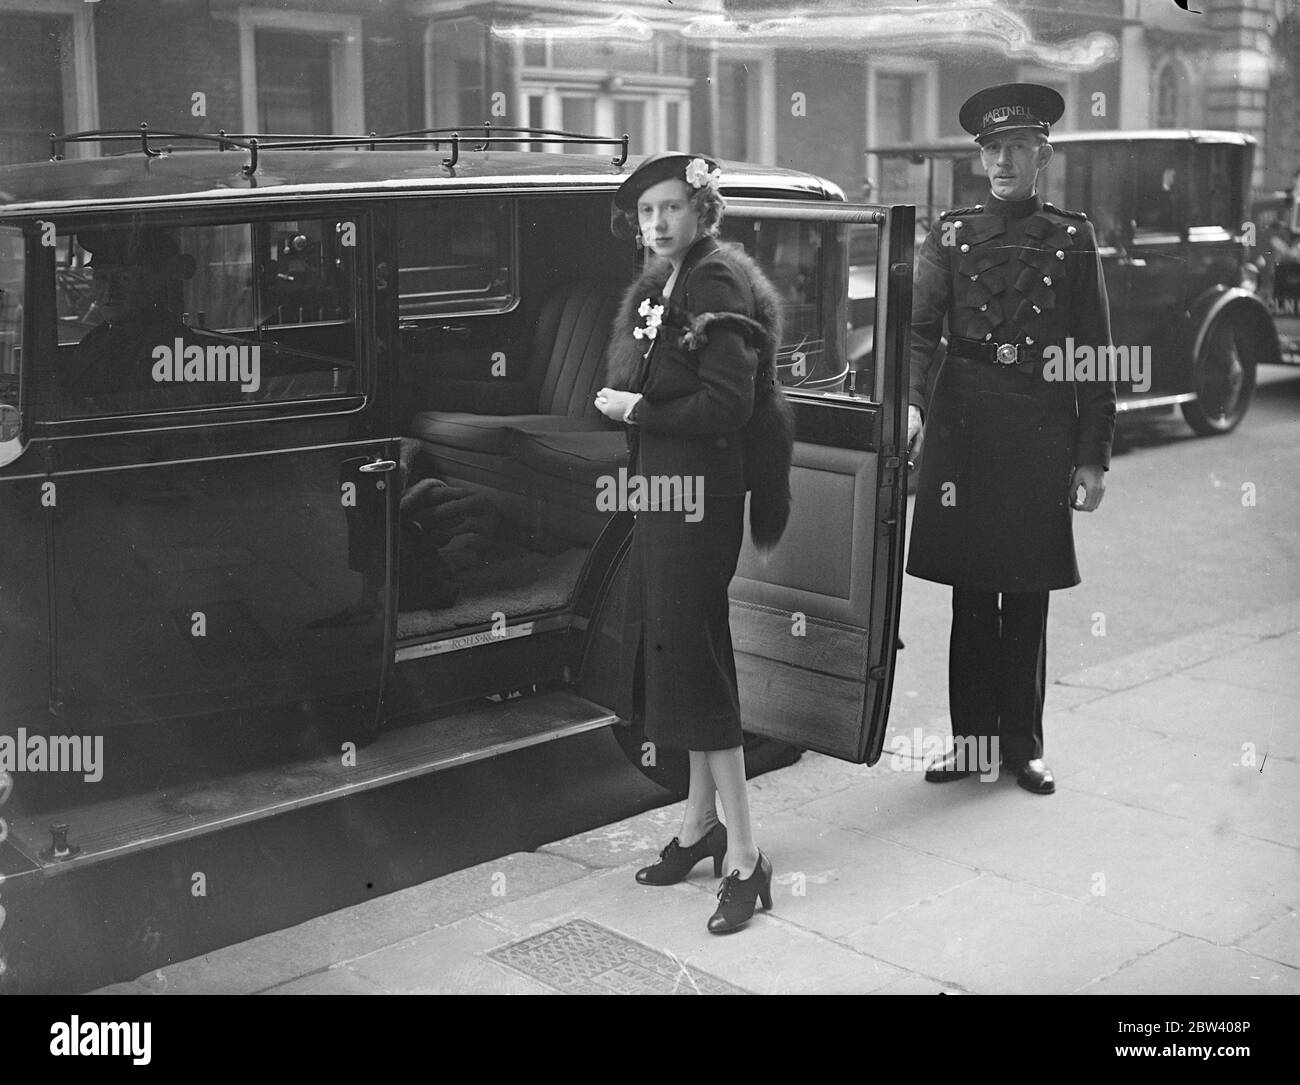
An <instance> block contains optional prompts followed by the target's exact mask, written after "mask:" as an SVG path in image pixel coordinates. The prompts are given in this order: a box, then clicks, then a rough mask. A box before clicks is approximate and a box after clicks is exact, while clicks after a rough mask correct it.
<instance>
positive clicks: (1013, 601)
mask: <svg viewBox="0 0 1300 1085" xmlns="http://www.w3.org/2000/svg"><path fill="white" fill-rule="evenodd" d="M1047 596H1048V593H1047V592H1045V591H1026V592H1003V593H1002V600H1001V606H999V604H998V593H997V592H992V591H969V590H968V589H966V588H953V590H952V635H951V637H950V638H949V642H948V710H949V713H950V715H951V716H952V733H953V737H954V738H956V739H960V738H961V737H963V736H966V735H971V736H976V737H979V736H987V737H992V736H993V735H997V736H998V742H999V749H1000V752H1001V755H1002V760H1003V761H1004V762H1015V761H1028V760H1031V759H1032V758H1035V757H1042V756H1043V694H1044V687H1045V685H1046V681H1047Z"/></svg>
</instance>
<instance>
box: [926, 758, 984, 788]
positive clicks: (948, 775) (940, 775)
mask: <svg viewBox="0 0 1300 1085" xmlns="http://www.w3.org/2000/svg"><path fill="white" fill-rule="evenodd" d="M973 775H975V770H974V769H959V768H958V767H957V754H956V752H953V753H950V754H948V756H947V757H945V758H944V759H943V760H942V761H936V762H935V763H934V764H933V765H931V766H930V767H929V768H928V769H926V770H925V779H926V782H927V783H931V784H950V783H952V781H953V780H963V779H965V778H966V777H967V776H973Z"/></svg>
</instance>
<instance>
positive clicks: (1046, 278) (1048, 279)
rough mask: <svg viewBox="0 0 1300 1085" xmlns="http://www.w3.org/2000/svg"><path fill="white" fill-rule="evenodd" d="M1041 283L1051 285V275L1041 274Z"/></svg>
mask: <svg viewBox="0 0 1300 1085" xmlns="http://www.w3.org/2000/svg"><path fill="white" fill-rule="evenodd" d="M1043 285H1044V286H1051V285H1052V277H1051V276H1050V275H1044V276H1043Z"/></svg>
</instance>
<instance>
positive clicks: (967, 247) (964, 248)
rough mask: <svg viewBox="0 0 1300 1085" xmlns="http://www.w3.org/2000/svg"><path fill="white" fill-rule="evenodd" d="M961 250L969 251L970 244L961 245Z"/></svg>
mask: <svg viewBox="0 0 1300 1085" xmlns="http://www.w3.org/2000/svg"><path fill="white" fill-rule="evenodd" d="M961 251H962V252H970V246H969V245H963V246H962V247H961Z"/></svg>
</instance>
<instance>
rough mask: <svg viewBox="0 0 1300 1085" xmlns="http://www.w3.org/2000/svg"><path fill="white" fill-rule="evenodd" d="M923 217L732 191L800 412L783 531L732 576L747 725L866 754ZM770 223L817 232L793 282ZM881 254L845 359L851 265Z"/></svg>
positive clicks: (891, 632) (894, 613)
mask: <svg viewBox="0 0 1300 1085" xmlns="http://www.w3.org/2000/svg"><path fill="white" fill-rule="evenodd" d="M914 216H915V210H914V209H913V208H912V207H892V208H884V207H867V206H862V205H849V204H826V203H817V202H811V201H808V202H800V203H798V204H791V203H790V202H788V201H780V200H743V199H732V200H728V203H727V225H728V226H730V227H731V229H729V230H727V233H728V235H732V231H733V230H734V231H736V233H737V234H739V235H741V236H747V239H748V238H753V239H755V241H754V248H755V249H757V251H756V252H752V253H751V255H755V257H756V258H757V259H758V260H759V262H760V263H761V264H762V265H763V266H764V270H765V271H767V272H768V274H769V275H770V276H771V277H772V279H773V281H774V283H776V285H777V287H778V289H779V290H780V291H781V293H782V295H783V296H784V297H785V298H786V303H787V314H786V331H785V339H786V342H785V344H784V345H783V351H782V354H783V357H782V358H781V359H780V362H781V363H782V364H781V375H782V380H783V383H784V384H785V385H786V389H787V391H788V393H789V395H790V398H791V399H792V400H793V401H794V405H795V415H796V425H797V428H796V433H795V437H796V443H795V449H794V461H793V466H792V469H791V474H790V489H791V494H792V498H793V500H792V506H791V512H790V523H789V526H788V527H787V528H786V533H785V536H784V537H783V538H782V540H781V542H780V543H779V544H778V545H777V547H776V548H775V549H774V550H773V551H771V552H770V553H768V554H766V555H764V554H760V553H759V552H758V551H756V550H755V549H754V548H753V545H752V543H751V542H750V541H749V540H748V538H747V539H746V543H745V549H744V550H743V551H742V553H741V557H740V564H739V566H738V568H737V571H736V576H735V579H734V580H733V581H732V584H731V628H732V639H733V643H734V645H735V651H736V669H737V673H738V677H739V682H740V703H741V708H742V711H743V713H744V721H745V728H746V729H747V730H750V731H754V732H757V733H759V734H763V735H767V736H769V737H771V738H777V739H781V740H783V741H786V742H789V743H792V744H793V745H796V746H802V747H805V748H807V749H811V750H818V751H820V752H822V753H826V754H830V755H832V756H834V757H839V758H843V759H845V760H847V761H854V762H863V761H865V762H867V763H868V764H874V763H875V761H876V760H877V759H878V758H879V756H880V750H881V746H882V744H883V742H884V736H885V727H886V724H887V722H888V715H889V697H890V691H891V689H892V687H893V677H894V653H895V648H896V644H897V634H898V615H899V597H900V594H901V589H902V576H903V550H904V537H905V536H904V521H905V517H906V496H905V495H906V482H907V480H906V452H907V450H906V439H907V438H906V434H907V389H908V379H907V365H908V335H909V329H910V325H911V315H912V259H913V248H914V221H915V218H914ZM765 233H775V234H777V235H779V236H784V237H790V236H793V235H796V234H802V235H803V236H804V237H805V238H806V239H807V240H808V241H809V242H811V248H810V249H806V251H805V258H804V259H802V260H800V261H799V264H800V273H799V275H797V276H796V278H795V280H794V281H793V282H790V281H789V273H788V271H787V269H786V267H785V266H784V261H785V258H786V257H787V255H788V253H787V252H786V251H783V250H784V249H785V246H783V245H781V244H780V243H779V241H778V243H777V245H775V246H774V247H773V249H772V251H770V252H769V251H766V249H765V245H764V243H763V240H762V239H763V235H764V234H765ZM747 247H749V246H748V245H747ZM801 248H804V246H801ZM812 260H816V264H817V267H816V272H817V274H816V280H817V281H816V282H815V283H814V284H813V288H812V289H809V284H808V282H807V281H806V278H804V277H803V276H806V275H807V271H808V270H809V269H810V267H811V263H810V262H811V261H812ZM872 264H874V272H875V312H874V319H873V324H874V335H873V343H874V349H873V351H872V352H871V354H870V355H869V356H868V357H867V358H866V359H865V365H864V366H863V367H862V368H859V369H849V368H848V365H847V362H846V361H845V360H844V359H845V358H846V353H845V349H844V346H845V341H846V338H847V333H848V331H849V327H848V319H847V312H846V302H847V290H846V286H847V282H848V276H849V272H850V267H851V266H852V267H859V268H861V267H863V266H864V265H865V266H871V265H872ZM792 294H793V296H792ZM801 295H802V297H801ZM811 297H816V298H817V299H818V300H819V302H820V305H819V306H815V307H814V309H813V311H811V312H809V313H807V314H806V317H807V319H805V320H802V321H801V320H799V319H797V315H798V314H797V312H792V311H791V309H792V307H793V306H796V305H800V304H804V305H806V304H808V301H807V300H804V299H807V298H811ZM792 316H793V317H796V319H791V318H792ZM810 320H811V321H816V322H817V323H818V324H819V325H820V327H814V326H811V325H810V323H809V321H810ZM817 331H820V332H821V336H820V338H821V342H820V343H818V342H817V341H816V340H817V337H816V335H815V332H817ZM809 347H812V348H813V351H811V352H810V350H809ZM813 353H815V354H816V355H818V357H817V362H818V364H817V365H816V367H815V369H814V367H813V366H812V365H811V360H810V355H811V354H813ZM800 355H803V356H804V357H803V359H802V361H803V364H802V365H800ZM786 356H788V359H789V360H788V362H787V357H786ZM837 378H839V379H837Z"/></svg>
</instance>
